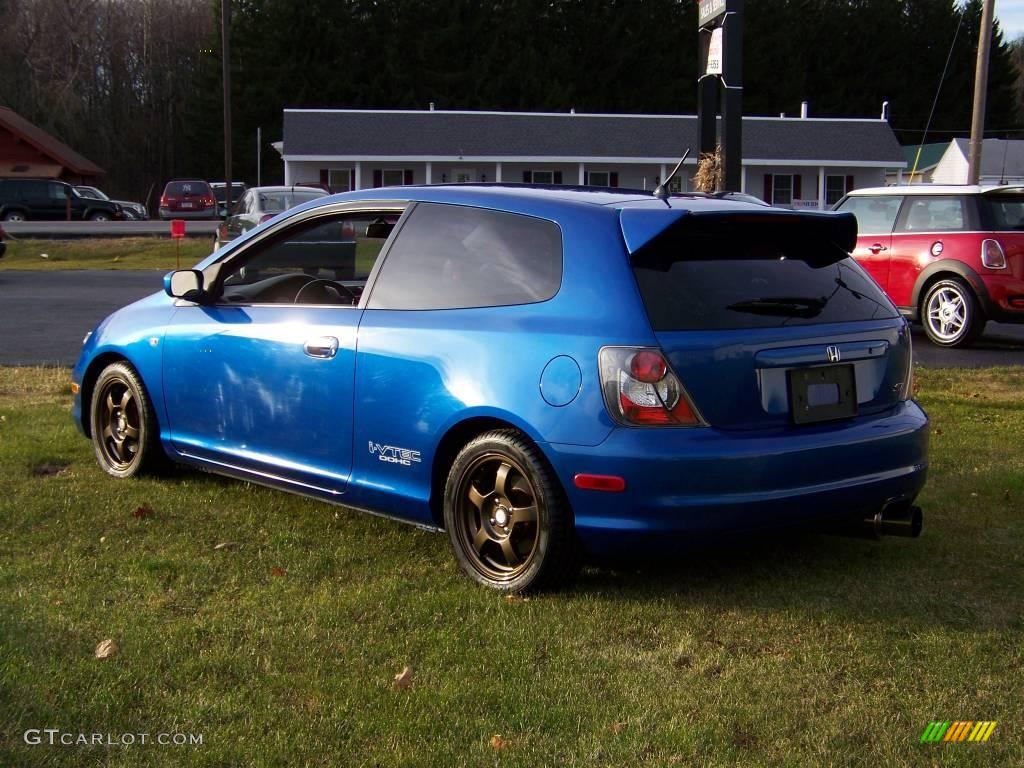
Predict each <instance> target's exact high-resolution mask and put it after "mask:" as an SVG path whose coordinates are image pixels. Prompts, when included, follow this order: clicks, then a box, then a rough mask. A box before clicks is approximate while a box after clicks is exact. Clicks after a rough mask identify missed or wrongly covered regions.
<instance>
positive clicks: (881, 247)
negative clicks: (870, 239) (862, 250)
mask: <svg viewBox="0 0 1024 768" xmlns="http://www.w3.org/2000/svg"><path fill="white" fill-rule="evenodd" d="M868 250H869V251H871V252H872V253H873V254H875V255H876V256H877V255H878V254H880V253H881V252H882V251H888V250H889V249H888V248H886V247H885V246H884V245H882V244H881V243H875V244H874V245H869V246H868Z"/></svg>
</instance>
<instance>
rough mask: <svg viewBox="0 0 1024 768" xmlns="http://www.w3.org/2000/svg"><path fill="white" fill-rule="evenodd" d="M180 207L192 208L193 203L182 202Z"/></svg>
mask: <svg viewBox="0 0 1024 768" xmlns="http://www.w3.org/2000/svg"><path fill="white" fill-rule="evenodd" d="M181 207H182V208H194V207H195V205H194V204H193V203H182V204H181Z"/></svg>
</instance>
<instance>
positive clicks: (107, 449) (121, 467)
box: [89, 362, 167, 478]
mask: <svg viewBox="0 0 1024 768" xmlns="http://www.w3.org/2000/svg"><path fill="white" fill-rule="evenodd" d="M89 417H90V426H91V431H92V443H93V450H94V452H95V454H96V461H97V462H99V465H100V467H102V468H103V470H104V471H105V472H106V473H107V474H109V475H113V476H114V477H120V478H124V477H132V476H134V475H137V474H139V473H143V472H155V471H156V470H158V469H161V468H163V467H164V466H166V464H167V456H166V454H164V452H163V449H162V448H161V447H160V428H159V426H158V424H157V421H156V416H155V415H154V411H153V405H152V403H151V402H150V399H149V395H148V394H147V393H146V388H145V387H144V386H143V385H142V381H141V380H140V379H139V375H138V374H137V373H136V372H135V369H134V368H132V367H131V366H130V365H129V364H128V363H125V362H118V363H112V364H111V365H108V366H107V367H106V368H104V369H103V372H102V373H100V375H99V378H98V379H96V383H95V385H94V386H93V390H92V403H91V404H90V411H89Z"/></svg>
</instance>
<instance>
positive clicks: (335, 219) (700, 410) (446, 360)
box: [72, 185, 928, 591]
mask: <svg viewBox="0 0 1024 768" xmlns="http://www.w3.org/2000/svg"><path fill="white" fill-rule="evenodd" d="M855 239H856V222H855V220H854V218H853V217H852V216H850V215H846V214H832V213H810V212H795V211H786V210H779V209H772V208H767V207H765V206H760V205H754V204H751V203H747V202H742V201H736V200H728V199H716V198H714V197H705V196H702V195H699V194H693V195H681V196H672V197H668V198H664V197H657V196H654V195H652V194H651V193H642V192H627V191H618V190H609V189H589V188H565V187H561V188H539V187H530V186H517V185H506V186H502V185H478V186H471V185H452V186H427V187H399V188H383V189H374V190H363V191H359V192H351V193H345V194H341V195H333V196H331V197H326V198H322V199H320V200H317V201H315V202H313V203H310V204H307V205H304V206H302V207H300V208H296V209H293V210H291V211H288V212H286V213H284V214H282V215H280V216H277V217H276V218H274V219H272V220H270V221H268V222H266V223H264V224H262V225H260V226H259V227H257V228H255V229H253V230H251V231H250V232H249V233H247V234H246V235H245V236H243V237H241V238H239V239H237V240H234V241H232V242H231V243H229V244H227V245H226V246H225V247H223V248H221V249H220V250H218V251H217V252H215V253H214V254H212V255H211V256H210V257H209V258H207V259H206V260H204V261H203V262H201V263H200V264H198V265H197V266H196V268H195V269H191V270H180V271H176V272H172V273H170V274H169V275H167V276H166V277H165V278H164V285H163V290H162V291H160V292H158V293H155V294H153V295H152V296H149V297H148V298H145V299H142V300H141V301H138V302H136V303H134V304H132V305H131V306H128V307H125V308H124V309H121V310H119V311H117V312H115V313H114V314H112V315H111V316H110V317H108V318H107V319H105V320H104V321H103V322H102V323H100V324H99V326H98V327H97V328H96V329H95V330H94V331H93V332H92V333H91V334H90V335H89V336H88V337H87V340H86V342H85V344H84V347H83V349H82V354H81V358H80V360H79V361H78V364H77V365H76V367H75V369H74V373H73V386H72V389H73V391H74V393H75V394H74V418H75V421H76V422H77V424H78V426H79V428H80V429H81V430H82V432H83V433H84V434H85V435H86V436H88V437H90V438H91V440H92V443H93V445H94V448H95V454H96V458H97V459H98V461H99V463H100V465H101V466H102V468H103V469H104V470H105V471H106V472H108V473H109V474H111V475H113V476H115V477H120V478H124V477H130V476H132V475H135V474H136V473H139V472H143V471H146V470H149V469H152V468H154V467H156V466H158V465H159V464H161V463H162V462H165V461H167V460H168V459H171V460H173V461H175V462H180V463H184V464H190V465H194V466H197V467H200V468H202V469H205V470H209V471H212V472H217V473H222V474H226V475H231V476H234V477H237V478H241V479H244V480H248V481H252V482H256V483H263V484H267V485H271V486H273V487H276V488H279V489H283V490H288V491H293V492H296V493H300V494H305V495H307V496H311V497H314V498H317V499H323V500H326V501H332V502H336V503H340V504H344V505H346V506H349V507H353V508H356V509H363V510H367V511H370V512H374V513H377V514H382V515H386V516H389V517H393V518H397V519H400V520H404V521H407V522H410V523H413V524H416V525H419V526H424V527H429V528H431V529H436V530H445V531H446V532H447V534H448V536H449V538H450V541H451V547H452V550H453V552H454V555H455V557H456V559H457V560H458V562H459V564H460V565H461V567H462V568H463V569H464V570H465V572H466V573H467V574H468V575H469V576H470V577H472V578H473V579H475V580H476V581H478V582H480V583H482V584H484V585H487V586H490V587H493V588H496V589H499V590H504V591H525V590H532V589H537V588H541V587H545V586H552V585H556V584H558V583H560V582H563V581H564V580H566V579H567V578H569V577H571V576H572V574H573V573H574V570H575V569H576V568H577V566H578V563H579V562H580V560H581V557H583V558H605V557H608V556H612V557H616V556H619V555H624V554H629V553H632V554H636V553H646V552H648V551H651V550H649V549H648V548H652V547H654V546H655V545H657V546H658V548H663V547H664V546H666V545H668V546H673V545H675V544H677V543H684V542H687V541H692V540H695V539H698V538H699V537H702V536H706V535H713V536H720V535H721V534H725V533H733V532H756V531H758V530H764V529H779V528H783V527H787V526H789V527H794V528H813V529H831V528H834V529H843V530H854V529H857V530H860V531H865V532H868V533H873V534H875V535H878V534H881V533H895V534H901V535H910V536H913V535H917V533H918V532H919V531H920V529H921V510H920V509H919V508H918V507H917V506H915V505H914V500H915V497H916V496H917V494H918V492H919V491H920V490H921V488H922V486H923V484H924V482H925V474H926V469H927V450H928V420H927V417H926V416H925V414H924V412H923V411H922V410H921V408H920V407H919V406H918V405H917V404H916V403H915V402H914V401H913V400H912V399H911V341H910V330H909V327H908V325H907V323H906V321H905V320H904V319H903V318H902V317H901V316H900V314H899V312H898V311H897V310H896V309H895V307H894V306H893V305H892V303H891V302H890V301H889V300H888V299H887V298H886V296H885V294H884V293H883V292H882V291H881V290H880V289H879V288H878V286H877V285H876V284H875V283H874V282H873V281H872V280H871V278H870V277H868V276H867V275H866V273H865V272H864V271H863V270H862V269H861V268H860V267H859V266H858V265H857V264H856V263H855V262H854V261H853V260H852V259H851V258H849V251H850V250H851V249H852V248H853V247H854V243H855Z"/></svg>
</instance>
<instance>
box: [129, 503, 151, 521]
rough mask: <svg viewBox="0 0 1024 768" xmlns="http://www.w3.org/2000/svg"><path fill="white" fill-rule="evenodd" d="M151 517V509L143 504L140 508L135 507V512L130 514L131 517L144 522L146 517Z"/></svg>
mask: <svg viewBox="0 0 1024 768" xmlns="http://www.w3.org/2000/svg"><path fill="white" fill-rule="evenodd" d="M152 516H153V508H152V507H151V506H149V504H143V505H142V506H141V507H136V508H135V511H134V512H132V517H135V518H138V519H139V520H145V519H146V518H147V517H152Z"/></svg>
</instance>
